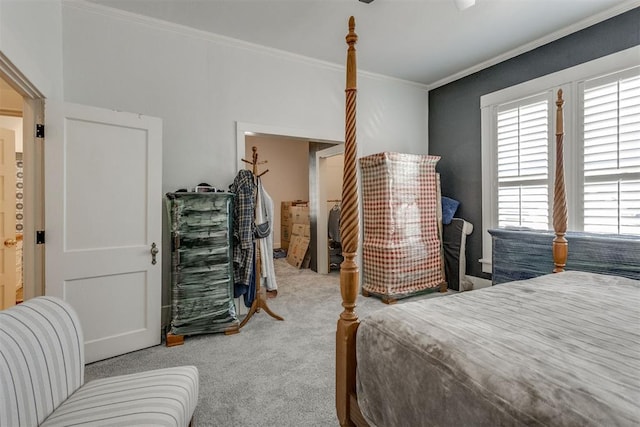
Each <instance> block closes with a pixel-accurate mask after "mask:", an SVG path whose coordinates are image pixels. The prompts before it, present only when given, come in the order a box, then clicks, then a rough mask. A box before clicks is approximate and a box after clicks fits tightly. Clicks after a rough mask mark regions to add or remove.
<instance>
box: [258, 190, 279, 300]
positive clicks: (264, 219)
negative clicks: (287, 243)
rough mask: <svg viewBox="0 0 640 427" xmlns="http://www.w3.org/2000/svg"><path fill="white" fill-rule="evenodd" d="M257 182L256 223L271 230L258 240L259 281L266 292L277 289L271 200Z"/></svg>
mask: <svg viewBox="0 0 640 427" xmlns="http://www.w3.org/2000/svg"><path fill="white" fill-rule="evenodd" d="M257 180H258V199H257V203H256V223H257V224H264V223H268V224H269V226H270V227H269V228H270V229H271V230H272V232H271V233H269V235H268V236H266V237H264V238H259V239H258V244H259V245H260V265H261V268H260V279H264V282H263V283H264V285H265V287H266V289H267V291H274V290H276V289H278V284H277V282H276V271H275V267H274V265H273V200H272V199H271V197H270V196H269V193H267V190H265V189H264V186H263V185H262V181H261V180H260V178H258V179H257Z"/></svg>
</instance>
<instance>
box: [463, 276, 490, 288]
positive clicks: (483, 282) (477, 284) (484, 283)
mask: <svg viewBox="0 0 640 427" xmlns="http://www.w3.org/2000/svg"><path fill="white" fill-rule="evenodd" d="M467 279H469V280H470V281H471V283H473V289H482V288H488V287H490V286H492V284H491V280H488V279H483V278H482V277H477V276H467Z"/></svg>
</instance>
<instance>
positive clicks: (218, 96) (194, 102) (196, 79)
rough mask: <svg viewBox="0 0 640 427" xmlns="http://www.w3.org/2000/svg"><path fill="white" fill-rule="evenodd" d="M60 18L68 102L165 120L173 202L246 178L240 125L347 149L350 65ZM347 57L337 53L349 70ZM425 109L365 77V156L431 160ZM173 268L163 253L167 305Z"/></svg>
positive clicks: (124, 20) (91, 14) (171, 30)
mask: <svg viewBox="0 0 640 427" xmlns="http://www.w3.org/2000/svg"><path fill="white" fill-rule="evenodd" d="M62 16H63V44H64V56H63V64H64V98H65V100H66V101H70V102H74V103H80V104H86V105H92V106H97V107H102V108H113V109H118V110H123V111H129V112H135V113H141V114H145V115H150V116H156V117H160V118H161V119H162V120H163V183H162V188H163V192H166V191H173V190H175V189H178V188H184V187H190V186H193V185H195V184H197V183H200V182H208V183H211V184H212V185H216V186H220V187H222V186H224V185H229V184H230V183H231V182H232V181H233V178H234V176H235V174H236V172H237V170H236V168H237V164H238V163H237V162H238V159H236V155H237V145H236V133H235V132H236V123H237V122H244V123H255V124H261V125H269V126H278V127H284V128H292V129H305V130H318V132H317V133H315V132H314V133H315V134H316V138H318V136H317V135H322V136H321V137H320V138H325V139H327V140H342V139H343V138H344V104H345V101H344V97H345V95H344V84H345V83H344V82H345V72H344V66H343V65H342V64H339V65H333V64H327V63H322V62H318V61H315V60H310V59H308V58H303V57H300V56H294V55H290V54H286V53H282V52H278V51H273V50H270V49H264V48H260V47H257V46H255V45H249V44H246V43H244V42H239V41H234V40H230V39H226V38H221V37H218V36H214V35H210V34H206V33H202V32H199V31H196V30H191V29H186V28H184V27H179V26H175V25H171V24H167V23H162V22H160V21H155V20H150V19H148V18H143V17H139V16H136V15H132V14H129V13H124V12H119V11H118V12H116V11H113V10H110V9H107V8H104V7H101V6H96V5H92V4H85V3H74V2H69V3H67V2H65V3H64V4H63V7H62ZM317 30H318V31H321V29H317ZM345 30H346V17H345ZM346 48H347V46H346V44H345V45H344V46H336V49H340V50H343V51H344V52H345V58H346ZM427 105H428V102H427V91H426V89H424V88H423V87H420V86H417V85H413V84H409V83H406V82H400V81H398V80H391V79H387V78H382V77H378V76H372V75H367V74H365V73H361V75H360V76H359V96H358V133H359V152H360V153H361V155H364V154H370V153H374V152H378V151H383V150H389V151H404V152H410V153H420V154H426V153H427V152H428V147H427V135H428V134H427ZM165 221H166V219H165ZM165 234H166V233H165ZM165 237H166V236H165ZM164 244H165V247H167V244H168V241H167V240H166V239H165V241H164ZM167 256H168V251H164V258H163V261H164V268H165V272H164V275H163V278H164V286H163V287H164V292H163V294H164V297H163V300H164V303H165V304H167V301H168V300H169V292H168V289H169V285H168V281H169V277H170V275H169V273H168V268H169V264H170V263H169V258H167Z"/></svg>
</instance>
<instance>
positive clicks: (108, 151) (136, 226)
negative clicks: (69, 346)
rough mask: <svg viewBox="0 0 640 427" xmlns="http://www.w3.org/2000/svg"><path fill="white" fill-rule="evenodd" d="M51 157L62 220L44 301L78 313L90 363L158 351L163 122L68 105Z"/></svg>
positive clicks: (50, 250) (50, 235) (51, 238)
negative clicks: (48, 298) (50, 298)
mask: <svg viewBox="0 0 640 427" xmlns="http://www.w3.org/2000/svg"><path fill="white" fill-rule="evenodd" d="M48 148H51V147H48ZM52 157H53V158H54V160H53V162H49V163H48V164H47V168H49V167H56V165H52V164H51V163H55V162H60V165H59V167H60V168H59V171H60V172H59V176H58V174H57V173H56V172H55V171H51V170H49V172H48V173H47V187H48V188H47V196H46V197H47V198H49V197H57V198H59V199H56V203H59V206H58V208H59V209H57V210H59V211H60V215H59V218H57V215H51V216H49V215H48V216H47V220H48V222H47V234H46V238H47V242H46V246H45V248H46V253H47V258H46V270H47V275H46V278H47V279H46V294H48V295H55V296H59V297H62V298H63V299H64V300H66V301H68V302H69V303H71V305H72V306H73V307H74V308H75V309H76V311H77V312H78V314H79V317H80V321H81V324H82V327H83V331H84V339H85V354H86V362H87V363H89V362H93V361H97V360H102V359H105V358H108V357H112V356H117V355H119V354H123V353H127V352H130V351H134V350H138V349H141V348H145V347H149V346H152V345H156V344H159V343H160V340H161V325H160V322H161V293H162V284H161V276H162V273H161V253H160V252H159V249H160V244H161V240H162V237H161V235H162V230H161V227H162V225H161V224H162V217H161V215H162V188H161V181H162V122H161V120H160V119H158V118H154V117H148V116H142V115H139V114H131V113H123V112H119V111H113V110H104V109H99V108H94V107H87V106H82V105H75V104H65V106H64V147H63V149H62V154H61V155H59V156H57V157H55V156H49V157H48V158H49V159H51V158H52ZM49 183H51V184H52V185H51V187H53V188H56V187H57V188H59V193H60V194H55V195H54V194H51V193H50V188H49ZM49 206H50V204H49V203H47V208H49ZM52 217H53V218H54V221H55V222H56V223H53V224H52V223H51V218H52ZM52 262H53V263H54V265H52V264H51V263H52Z"/></svg>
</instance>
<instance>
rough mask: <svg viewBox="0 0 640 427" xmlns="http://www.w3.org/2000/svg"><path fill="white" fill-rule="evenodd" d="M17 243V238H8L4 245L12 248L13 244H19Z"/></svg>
mask: <svg viewBox="0 0 640 427" xmlns="http://www.w3.org/2000/svg"><path fill="white" fill-rule="evenodd" d="M17 244H18V241H17V240H16V239H6V240H5V241H4V245H5V246H6V247H7V248H11V247H13V246H15V245H17Z"/></svg>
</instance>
